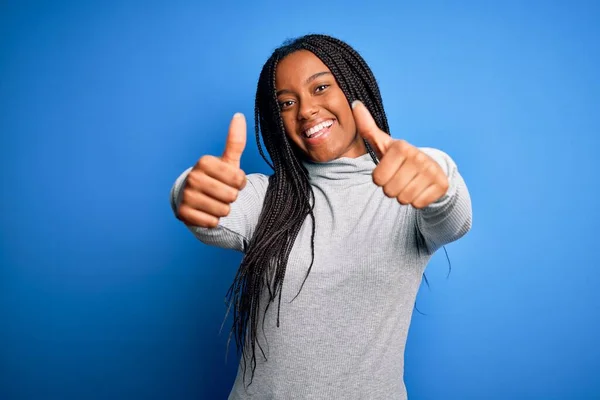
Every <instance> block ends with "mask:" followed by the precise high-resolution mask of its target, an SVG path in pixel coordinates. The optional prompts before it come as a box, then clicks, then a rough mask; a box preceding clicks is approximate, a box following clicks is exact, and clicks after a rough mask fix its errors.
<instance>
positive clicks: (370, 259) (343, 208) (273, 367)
mask: <svg viewBox="0 0 600 400" xmlns="http://www.w3.org/2000/svg"><path fill="white" fill-rule="evenodd" d="M420 150H422V151H424V152H426V153H427V154H428V155H430V156H431V157H432V158H433V159H434V160H435V161H436V162H438V164H440V166H441V167H442V169H443V170H444V172H445V173H446V175H447V176H448V178H449V183H450V186H449V189H448V191H447V193H446V194H445V195H444V196H443V197H442V198H440V199H439V200H437V201H436V202H434V203H432V204H430V205H429V206H427V207H425V208H422V209H415V208H413V207H411V206H409V205H402V204H400V203H399V202H398V201H397V200H396V199H395V198H388V197H386V196H385V194H384V193H383V190H382V188H381V187H378V186H377V185H375V184H374V183H373V178H372V172H373V169H374V168H375V166H376V165H375V163H374V162H373V160H372V159H371V157H370V155H369V154H365V155H363V156H360V157H358V158H340V159H336V160H333V161H330V162H326V163H317V162H308V161H305V162H304V165H305V167H306V169H307V170H308V173H309V180H310V184H311V186H312V189H313V192H314V216H315V240H314V263H313V266H312V269H311V272H310V274H309V276H308V278H307V279H306V282H305V283H304V286H303V287H302V290H301V291H300V294H299V295H298V296H297V297H296V298H295V299H294V301H291V300H292V299H293V298H294V297H295V296H296V295H297V294H298V291H299V289H300V286H301V285H302V282H303V281H304V278H305V276H306V272H307V269H308V267H309V265H310V263H311V255H312V252H311V233H312V220H311V219H310V218H306V220H305V221H304V223H303V225H302V228H301V230H300V232H299V234H298V236H297V238H296V241H295V243H294V246H293V248H292V250H291V253H290V255H289V259H288V264H287V268H286V274H285V278H284V281H283V287H282V299H281V309H280V316H279V318H280V326H279V327H277V312H278V306H277V303H275V304H272V305H271V306H270V307H269V309H268V311H267V313H266V315H265V319H264V328H263V326H262V324H261V325H259V326H260V329H259V330H258V331H259V335H258V338H257V340H258V341H259V343H260V344H261V347H262V349H263V350H264V351H265V356H266V359H265V358H264V357H262V354H261V353H260V350H259V349H258V347H257V353H256V363H257V365H256V370H255V373H254V377H253V379H252V384H251V385H250V386H247V384H248V383H249V378H250V368H249V367H248V368H247V371H246V385H244V383H243V374H244V370H243V368H242V362H240V368H239V369H238V374H237V377H236V379H235V382H234V384H233V388H232V390H231V393H230V396H229V400H240V399H286V400H288V399H289V400H293V399H327V400H329V399H344V400H351V399H364V400H377V399H386V400H389V399H406V398H407V390H406V387H405V385H404V379H403V375H404V350H405V345H406V339H407V336H408V330H409V326H410V321H411V317H412V312H413V308H414V304H415V299H416V295H417V292H418V289H419V286H420V284H421V279H422V276H423V273H424V271H425V268H426V265H427V263H428V261H429V259H430V258H431V256H432V255H433V254H434V252H435V251H436V250H438V249H439V248H440V247H441V246H443V245H445V244H448V243H450V242H452V241H455V240H457V239H459V238H460V237H462V236H463V235H464V234H466V233H467V232H468V231H469V229H470V227H471V218H472V210H471V199H470V196H469V192H468V190H467V187H466V185H465V182H464V180H463V178H462V176H461V175H460V174H459V172H458V169H457V166H456V164H455V163H454V161H453V160H452V159H451V158H450V157H449V156H448V155H447V154H446V153H444V152H442V151H440V150H437V149H432V148H420ZM189 171H190V170H189V169H188V170H187V171H184V172H183V173H182V174H181V175H180V176H179V178H178V179H177V180H176V182H175V184H174V185H173V188H172V190H171V205H172V208H173V211H174V212H175V213H176V212H177V207H178V204H179V202H180V196H181V193H182V191H183V190H182V188H183V187H184V183H185V179H186V176H187V174H188V173H189ZM247 178H248V183H247V185H246V187H245V188H244V189H243V190H241V191H240V194H239V196H238V198H237V200H236V201H235V202H234V203H232V205H231V211H230V214H229V215H228V216H227V217H224V218H221V219H220V221H219V225H218V226H217V227H216V228H213V229H208V228H200V227H195V226H188V228H189V229H190V230H191V231H192V232H193V233H194V235H195V236H196V237H197V238H198V239H199V240H200V241H202V242H204V243H206V244H209V245H214V246H219V247H222V248H230V249H234V250H238V251H241V252H244V251H245V250H246V249H247V247H248V244H249V242H250V239H251V238H252V235H253V233H254V229H255V227H256V225H257V222H258V219H259V216H260V213H261V210H262V205H263V201H264V198H265V194H266V191H267V188H268V184H269V178H268V176H266V175H263V174H249V175H247ZM247 365H248V366H249V365H250V364H249V363H247Z"/></svg>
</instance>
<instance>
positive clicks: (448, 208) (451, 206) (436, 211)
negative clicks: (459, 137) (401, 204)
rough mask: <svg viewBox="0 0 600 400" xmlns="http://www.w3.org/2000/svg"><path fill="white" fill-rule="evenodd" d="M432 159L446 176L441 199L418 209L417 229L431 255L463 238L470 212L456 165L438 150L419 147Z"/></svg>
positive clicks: (467, 193)
mask: <svg viewBox="0 0 600 400" xmlns="http://www.w3.org/2000/svg"><path fill="white" fill-rule="evenodd" d="M420 150H421V151H423V152H424V153H426V154H427V155H429V156H430V157H431V158H433V159H434V160H435V161H436V162H437V163H438V164H439V165H440V166H441V168H442V169H443V170H444V172H445V173H446V176H447V177H448V183H449V188H448V191H447V192H446V194H445V195H444V196H442V197H441V198H440V199H438V200H437V201H435V202H433V203H431V204H430V205H428V206H427V207H425V208H422V209H417V210H416V213H417V228H418V230H419V232H420V233H421V235H422V236H423V239H424V240H425V244H426V245H427V249H428V250H429V252H430V253H434V252H435V251H436V250H437V249H439V248H440V247H442V246H444V245H445V244H448V243H451V242H453V241H455V240H458V239H459V238H461V237H462V236H464V235H465V234H466V233H467V232H468V231H469V230H470V229H471V221H472V217H473V211H472V208H471V197H470V195H469V191H468V189H467V186H466V184H465V181H464V180H463V178H462V176H461V175H460V173H459V172H458V168H457V166H456V163H455V162H454V161H453V160H452V158H450V156H448V154H446V153H444V152H443V151H441V150H437V149H433V148H420Z"/></svg>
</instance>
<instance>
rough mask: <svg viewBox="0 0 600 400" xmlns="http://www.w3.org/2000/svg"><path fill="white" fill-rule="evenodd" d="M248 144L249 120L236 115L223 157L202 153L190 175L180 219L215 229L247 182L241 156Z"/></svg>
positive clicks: (182, 201) (187, 222)
mask: <svg viewBox="0 0 600 400" xmlns="http://www.w3.org/2000/svg"><path fill="white" fill-rule="evenodd" d="M245 147H246V119H245V118H244V116H243V115H242V114H239V113H238V114H235V115H234V116H233V118H232V119H231V123H230V124H229V133H228V135H227V142H226V144H225V151H224V152H223V155H222V156H221V157H214V156H209V155H206V156H203V157H201V158H200V159H199V160H198V162H197V163H196V165H195V166H194V167H193V168H192V170H191V171H190V173H189V174H188V176H187V180H186V185H185V188H184V189H183V194H182V197H181V204H180V206H179V212H178V215H177V216H178V218H179V219H180V220H181V221H183V222H184V223H186V224H188V225H193V226H200V227H203V228H214V227H216V226H217V224H218V223H219V219H220V218H222V217H225V216H227V215H229V211H230V209H231V206H230V204H231V203H233V202H234V201H235V200H236V199H237V196H238V193H239V191H240V190H241V189H243V188H244V186H245V185H246V174H245V173H244V171H242V170H241V169H240V159H241V157H242V153H243V151H244V148H245Z"/></svg>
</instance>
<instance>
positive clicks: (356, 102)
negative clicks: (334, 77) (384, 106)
mask: <svg viewBox="0 0 600 400" xmlns="http://www.w3.org/2000/svg"><path fill="white" fill-rule="evenodd" d="M360 102H361V101H360V100H354V101H353V102H352V108H354V107H356V105H357V104H358V103H360Z"/></svg>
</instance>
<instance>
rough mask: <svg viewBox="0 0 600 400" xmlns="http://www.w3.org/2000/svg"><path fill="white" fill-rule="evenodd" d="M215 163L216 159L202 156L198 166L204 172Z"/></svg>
mask: <svg viewBox="0 0 600 400" xmlns="http://www.w3.org/2000/svg"><path fill="white" fill-rule="evenodd" d="M213 163H214V158H213V157H212V156H202V157H200V159H199V160H198V163H197V164H196V166H197V167H198V169H199V170H201V171H203V170H206V169H208V168H210V167H211V166H212V164H213Z"/></svg>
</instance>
